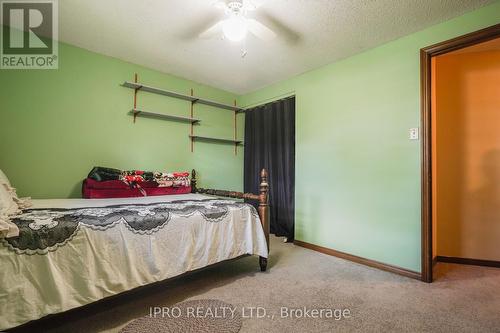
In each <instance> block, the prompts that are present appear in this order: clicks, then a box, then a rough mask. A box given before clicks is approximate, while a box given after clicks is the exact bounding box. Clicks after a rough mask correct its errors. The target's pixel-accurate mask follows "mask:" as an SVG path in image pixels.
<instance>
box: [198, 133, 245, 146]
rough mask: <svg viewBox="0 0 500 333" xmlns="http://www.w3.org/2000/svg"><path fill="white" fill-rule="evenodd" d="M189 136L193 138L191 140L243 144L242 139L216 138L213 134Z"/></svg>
mask: <svg viewBox="0 0 500 333" xmlns="http://www.w3.org/2000/svg"><path fill="white" fill-rule="evenodd" d="M189 137H190V138H191V140H200V141H211V142H221V143H230V144H234V145H242V144H243V141H241V140H233V139H223V138H214V137H211V136H201V135H190V136H189Z"/></svg>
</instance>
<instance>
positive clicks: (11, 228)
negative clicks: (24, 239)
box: [0, 215, 19, 239]
mask: <svg viewBox="0 0 500 333" xmlns="http://www.w3.org/2000/svg"><path fill="white" fill-rule="evenodd" d="M17 236H19V228H18V227H17V225H15V224H14V223H12V222H11V221H10V220H9V217H8V216H6V215H0V239H1V238H10V237H17Z"/></svg>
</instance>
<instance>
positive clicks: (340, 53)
mask: <svg viewBox="0 0 500 333" xmlns="http://www.w3.org/2000/svg"><path fill="white" fill-rule="evenodd" d="M259 1H260V2H263V4H262V6H261V7H260V8H259V9H258V10H257V11H256V12H255V13H254V14H253V15H252V16H253V17H255V18H256V19H258V20H260V21H261V22H262V23H265V24H266V25H268V26H269V27H271V28H273V29H274V30H275V31H276V32H277V34H278V37H277V38H276V39H275V40H274V41H272V42H264V41H261V40H258V39H256V38H255V37H253V36H251V35H249V36H248V37H247V38H246V41H245V42H244V43H233V42H230V41H227V40H223V39H222V38H220V37H218V38H213V39H208V40H203V39H199V38H197V37H196V36H197V34H198V33H199V32H201V31H202V30H203V29H204V28H207V27H209V26H210V25H211V24H213V23H215V22H216V21H217V20H218V19H220V18H222V17H223V15H224V14H223V12H222V11H221V10H218V9H217V8H215V7H214V6H213V5H212V1H211V0H143V1H137V0H106V1H103V0H84V1H82V0H64V1H59V11H60V15H59V17H60V27H59V37H60V39H61V40H62V41H63V42H67V43H70V44H73V45H76V46H80V47H83V48H85V49H89V50H92V51H95V52H98V53H103V54H106V55H110V56H113V57H116V58H120V59H123V60H126V61H130V62H133V63H136V64H140V65H144V66H147V67H150V68H154V69H157V70H159V71H162V72H166V73H171V74H174V75H177V76H181V77H184V78H187V79H191V80H194V81H197V82H200V83H205V84H208V85H211V86H214V87H217V88H221V89H225V90H228V91H231V92H234V93H238V94H243V93H247V92H250V91H253V90H255V89H258V88H261V87H263V86H266V85H269V84H271V83H274V82H277V81H280V80H283V79H287V78H289V77H291V76H293V75H296V74H300V73H303V72H305V71H308V70H310V69H313V68H316V67H319V66H322V65H325V64H327V63H331V62H333V61H335V60H338V59H342V58H345V57H348V56H350V55H353V54H356V53H359V52H361V51H363V50H366V49H369V48H372V47H374V46H377V45H380V44H383V43H385V42H388V41H390V40H393V39H396V38H398V37H401V36H404V35H407V34H409V33H412V32H414V31H418V30H420V29H423V28H425V27H427V26H430V25H433V24H436V23H439V22H442V21H445V20H447V19H450V18H452V17H455V16H458V15H460V14H463V13H465V12H467V11H471V10H473V9H476V8H478V7H481V6H483V5H485V4H488V3H491V2H493V1H490V0H259ZM243 48H245V49H246V50H247V52H248V53H247V55H246V57H244V58H242V57H241V53H242V50H243Z"/></svg>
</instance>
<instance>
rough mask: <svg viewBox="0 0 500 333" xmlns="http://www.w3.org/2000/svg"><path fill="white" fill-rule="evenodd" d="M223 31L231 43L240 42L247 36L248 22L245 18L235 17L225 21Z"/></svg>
mask: <svg viewBox="0 0 500 333" xmlns="http://www.w3.org/2000/svg"><path fill="white" fill-rule="evenodd" d="M222 31H223V32H224V36H226V38H227V39H229V40H230V41H232V42H239V41H241V40H243V39H244V38H245V37H246V35H247V32H248V27H247V21H246V19H245V18H244V17H243V16H240V15H234V16H232V17H230V18H228V19H226V20H225V21H224V24H223V25H222Z"/></svg>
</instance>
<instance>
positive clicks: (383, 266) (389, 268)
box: [293, 240, 422, 280]
mask: <svg viewBox="0 0 500 333" xmlns="http://www.w3.org/2000/svg"><path fill="white" fill-rule="evenodd" d="M293 243H294V244H295V245H297V246H301V247H305V248H307V249H310V250H313V251H317V252H321V253H324V254H328V255H331V256H334V257H338V258H342V259H346V260H349V261H353V262H355V263H358V264H361V265H365V266H370V267H373V268H377V269H380V270H383V271H386V272H391V273H395V274H399V275H403V276H406V277H409V278H412V279H416V280H421V279H422V275H421V274H420V273H419V272H415V271H411V270H409V269H406V268H402V267H398V266H393V265H389V264H384V263H381V262H378V261H375V260H371V259H366V258H362V257H358V256H355V255H352V254H348V253H345V252H340V251H337V250H333V249H329V248H327V247H323V246H319V245H314V244H311V243H307V242H303V241H299V240H295V241H294V242H293Z"/></svg>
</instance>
